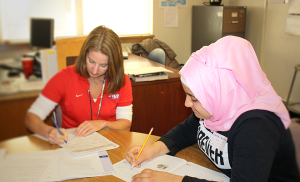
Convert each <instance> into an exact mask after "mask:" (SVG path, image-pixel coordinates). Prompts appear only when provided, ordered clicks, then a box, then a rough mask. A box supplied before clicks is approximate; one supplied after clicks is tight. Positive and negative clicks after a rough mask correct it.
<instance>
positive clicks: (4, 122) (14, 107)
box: [0, 92, 52, 141]
mask: <svg viewBox="0 0 300 182" xmlns="http://www.w3.org/2000/svg"><path fill="white" fill-rule="evenodd" d="M38 95H39V92H31V93H18V94H11V95H3V96H0V141H2V140H6V139H9V138H13V137H18V136H23V135H28V134H31V132H30V131H29V130H27V128H26V126H25V122H24V121H25V116H26V113H27V110H28V109H29V107H30V106H31V104H32V103H33V102H34V101H35V99H36V98H37V97H38ZM50 116H51V115H50ZM50 116H49V117H47V118H46V120H45V122H46V123H48V124H50V125H52V121H51V119H50Z"/></svg>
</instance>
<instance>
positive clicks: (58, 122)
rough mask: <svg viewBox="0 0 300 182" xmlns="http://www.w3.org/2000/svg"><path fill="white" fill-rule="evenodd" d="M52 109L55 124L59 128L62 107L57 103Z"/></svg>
mask: <svg viewBox="0 0 300 182" xmlns="http://www.w3.org/2000/svg"><path fill="white" fill-rule="evenodd" d="M54 110H55V114H56V119H57V123H56V124H57V126H58V127H59V128H61V126H62V109H61V107H60V105H57V106H56V108H55V109H54Z"/></svg>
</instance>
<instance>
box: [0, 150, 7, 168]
mask: <svg viewBox="0 0 300 182" xmlns="http://www.w3.org/2000/svg"><path fill="white" fill-rule="evenodd" d="M5 152H6V149H0V165H1V164H2V163H3V160H4V156H5Z"/></svg>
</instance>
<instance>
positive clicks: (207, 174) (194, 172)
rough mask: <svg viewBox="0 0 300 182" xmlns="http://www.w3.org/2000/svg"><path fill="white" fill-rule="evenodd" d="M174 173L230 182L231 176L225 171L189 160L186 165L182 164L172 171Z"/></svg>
mask: <svg viewBox="0 0 300 182" xmlns="http://www.w3.org/2000/svg"><path fill="white" fill-rule="evenodd" d="M172 174H176V175H180V176H185V175H188V176H192V177H196V178H200V179H206V180H212V181H224V182H229V180H230V178H229V177H227V176H226V175H225V174H223V173H219V172H217V171H213V170H210V169H207V168H205V167H203V166H200V165H198V164H195V163H192V162H187V163H186V164H185V165H182V166H181V167H180V168H178V169H176V170H175V171H173V172H172Z"/></svg>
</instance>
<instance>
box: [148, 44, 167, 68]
mask: <svg viewBox="0 0 300 182" xmlns="http://www.w3.org/2000/svg"><path fill="white" fill-rule="evenodd" d="M147 58H148V59H149V60H152V61H155V62H158V63H160V64H163V65H166V53H165V51H164V50H163V49H162V48H155V49H153V50H152V51H151V52H150V54H149V55H148V57H147Z"/></svg>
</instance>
